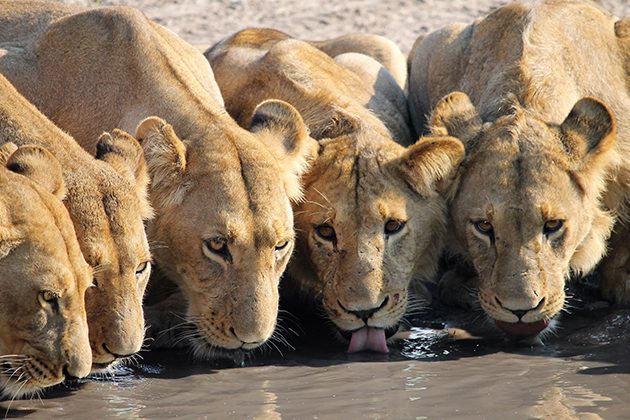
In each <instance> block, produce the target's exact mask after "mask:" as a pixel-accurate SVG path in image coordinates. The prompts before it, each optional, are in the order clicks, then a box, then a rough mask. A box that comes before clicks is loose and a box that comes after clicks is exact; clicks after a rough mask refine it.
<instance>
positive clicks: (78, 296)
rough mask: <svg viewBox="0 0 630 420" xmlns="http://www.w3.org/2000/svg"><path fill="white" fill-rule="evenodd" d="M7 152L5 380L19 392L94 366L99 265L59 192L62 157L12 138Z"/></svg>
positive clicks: (1, 175) (2, 241) (0, 178)
mask: <svg viewBox="0 0 630 420" xmlns="http://www.w3.org/2000/svg"><path fill="white" fill-rule="evenodd" d="M0 155H1V165H0V166H2V167H1V168H0V287H1V288H2V293H0V363H2V369H0V388H2V392H3V393H4V395H5V396H10V397H13V398H15V397H18V396H21V395H24V394H32V393H34V392H37V391H39V390H40V389H42V388H44V387H48V386H52V385H55V384H58V383H60V382H61V381H63V380H64V378H65V375H66V373H68V374H70V375H72V376H75V377H84V376H86V375H88V374H89V373H90V366H91V362H92V357H91V352H90V343H89V340H88V325H87V318H86V312H85V292H86V289H87V288H88V286H89V285H90V282H91V274H92V271H91V269H90V267H89V266H88V264H87V263H86V262H85V260H84V259H83V256H82V255H81V251H80V249H79V244H78V243H77V238H76V236H75V231H74V229H73V227H72V221H71V220H70V217H69V215H68V212H67V210H66V209H65V208H64V206H63V204H62V203H61V200H60V198H62V197H63V195H64V193H65V189H64V181H63V177H62V174H61V172H62V170H61V166H60V165H59V162H57V161H56V159H55V158H54V157H53V156H52V155H51V154H50V153H49V152H47V151H46V150H45V149H43V148H40V147H36V146H23V147H20V148H18V147H16V146H15V145H14V144H12V143H8V144H5V145H3V147H2V148H1V149H0ZM7 168H10V169H11V170H9V169H7Z"/></svg>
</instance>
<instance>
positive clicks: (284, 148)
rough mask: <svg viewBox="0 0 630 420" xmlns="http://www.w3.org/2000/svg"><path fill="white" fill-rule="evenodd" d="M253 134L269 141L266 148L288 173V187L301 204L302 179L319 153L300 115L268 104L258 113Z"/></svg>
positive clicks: (278, 103) (288, 107)
mask: <svg viewBox="0 0 630 420" xmlns="http://www.w3.org/2000/svg"><path fill="white" fill-rule="evenodd" d="M249 130H250V131H251V132H252V133H255V134H257V135H260V136H264V137H265V140H264V143H265V145H267V147H269V148H270V150H271V152H272V153H273V155H274V156H275V157H276V158H277V159H278V161H279V162H280V166H281V167H282V168H284V169H285V170H286V175H287V176H286V177H285V187H286V190H287V194H288V196H289V198H290V199H292V200H298V199H299V198H300V197H301V196H302V190H301V186H300V178H301V176H302V175H303V174H304V173H305V172H306V171H307V170H308V168H309V167H310V164H311V162H312V161H313V159H315V157H316V156H317V150H318V144H317V142H316V141H315V140H313V139H312V138H310V137H309V135H308V129H307V128H306V125H305V124H304V120H303V119H302V116H301V115H300V113H299V112H298V111H297V110H296V109H295V108H294V107H293V106H291V105H289V104H288V103H286V102H283V101H279V100H275V99H272V100H267V101H264V102H262V103H260V104H259V105H258V106H257V107H256V109H255V110H254V113H253V115H252V119H251V124H250V127H249Z"/></svg>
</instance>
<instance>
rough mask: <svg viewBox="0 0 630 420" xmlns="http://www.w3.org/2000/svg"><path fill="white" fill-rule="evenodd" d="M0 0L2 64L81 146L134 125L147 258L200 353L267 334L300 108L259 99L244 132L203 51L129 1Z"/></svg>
mask: <svg viewBox="0 0 630 420" xmlns="http://www.w3.org/2000/svg"><path fill="white" fill-rule="evenodd" d="M0 9H1V10H2V11H1V12H0V20H3V21H5V23H6V28H9V30H7V31H6V32H5V31H4V30H0V31H1V32H0V42H3V43H4V44H5V45H9V46H10V48H7V49H5V54H4V56H3V57H1V58H0V72H3V73H5V74H6V76H7V78H8V79H10V80H11V82H12V83H14V84H15V86H16V87H17V88H18V90H19V91H20V92H22V93H23V94H24V95H25V96H26V97H27V98H28V99H29V100H31V101H32V102H33V103H35V104H36V105H37V107H38V108H39V109H41V110H42V111H43V113H44V114H46V115H47V116H48V117H50V118H51V119H52V120H53V122H55V123H56V124H57V125H59V126H60V127H61V128H63V129H64V130H67V131H68V132H69V133H70V134H71V135H73V136H74V137H75V138H76V139H77V141H78V142H79V143H80V144H81V145H82V146H83V147H84V148H86V149H87V150H94V149H95V142H94V140H95V136H96V135H98V134H99V133H100V132H101V131H103V130H111V129H113V128H114V127H121V128H123V129H125V130H136V135H137V137H138V139H139V140H141V142H142V147H143V148H144V152H145V156H146V159H147V164H148V169H149V174H150V177H151V183H152V187H151V201H152V203H153V204H154V206H155V208H156V209H157V212H156V215H155V218H154V219H153V220H152V221H151V222H149V224H148V227H147V229H148V235H149V239H150V240H151V242H152V243H153V244H154V249H153V255H154V257H155V260H156V262H157V266H158V269H159V271H160V275H161V276H164V277H166V278H169V279H170V280H172V281H174V282H175V283H177V285H178V286H179V288H180V289H181V291H182V293H177V294H176V295H174V297H173V298H176V299H179V297H180V296H183V297H184V299H185V302H183V303H184V306H185V312H186V313H185V314H182V315H184V316H188V317H189V319H190V321H191V323H192V324H194V328H196V329H197V331H198V332H199V334H197V335H195V337H194V338H193V339H191V340H190V341H191V342H192V345H193V347H194V348H195V349H196V351H197V354H198V355H200V356H210V355H212V354H213V351H214V349H228V350H239V351H240V349H246V350H248V349H252V348H255V347H258V346H259V345H261V344H262V343H264V342H265V341H266V340H267V339H268V338H269V337H270V336H271V334H272V333H273V331H274V328H275V323H276V317H277V313H278V289H277V287H278V281H279V278H280V276H281V274H282V272H283V271H284V268H285V266H286V263H287V260H288V256H289V255H290V254H291V250H292V248H293V218H292V210H291V205H290V200H291V199H295V198H298V197H299V195H300V186H299V176H300V174H301V172H302V171H303V169H304V168H305V167H306V166H307V163H308V159H309V155H310V153H311V149H309V143H308V142H306V139H307V138H306V134H305V128H304V125H303V122H302V120H301V118H300V116H299V115H298V114H297V112H295V111H294V110H293V109H292V108H291V107H290V106H288V105H286V104H282V103H279V102H277V101H276V102H273V101H271V102H267V103H266V104H262V105H261V106H260V108H258V109H257V111H256V112H257V115H258V117H257V118H256V122H257V123H256V124H255V125H253V126H252V127H250V128H251V131H247V130H244V129H242V128H240V127H239V126H238V125H237V124H236V123H235V122H234V121H233V120H232V119H231V118H230V117H229V115H228V114H227V113H226V112H225V109H224V108H223V101H222V98H221V95H220V92H219V90H218V88H217V86H216V83H215V81H214V79H213V74H212V70H211V69H210V66H209V65H208V63H207V61H206V60H205V59H204V57H203V56H202V55H201V53H200V52H198V51H197V50H195V49H194V48H193V47H191V46H190V45H188V44H186V43H185V42H183V41H182V40H181V39H179V38H178V37H177V36H176V35H175V34H173V33H172V32H170V31H168V30H166V29H164V28H163V27H161V26H159V25H157V24H155V23H154V22H152V21H150V20H149V19H147V18H146V17H145V16H144V15H142V14H141V13H140V12H139V11H137V10H134V9H131V8H126V7H108V8H100V9H93V10H82V9H77V8H72V7H67V6H61V5H54V4H48V3H40V2H24V3H23V4H21V5H15V4H13V3H12V2H6V3H3V4H2V7H0ZM6 21H8V22H6ZM11 22H15V24H13V23H11ZM25 22H26V23H25ZM32 22H34V23H32ZM31 23H32V24H31ZM29 25H30V26H29ZM15 26H21V28H22V29H21V30H20V31H18V35H17V36H15V39H13V37H14V35H13V34H12V33H11V32H10V28H13V27H15ZM25 28H26V29H25ZM3 29H4V28H3ZM16 45H19V47H16ZM86 92H90V94H89V95H86ZM147 117H152V118H147ZM164 120H166V121H164ZM167 122H168V123H170V124H168V123H167ZM136 127H137V129H136ZM180 139H181V140H180ZM222 246H223V247H222ZM153 327H154V330H153V332H154V333H155V335H158V334H159V329H160V325H156V324H153ZM187 327H188V326H187Z"/></svg>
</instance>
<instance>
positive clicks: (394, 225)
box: [385, 220, 407, 235]
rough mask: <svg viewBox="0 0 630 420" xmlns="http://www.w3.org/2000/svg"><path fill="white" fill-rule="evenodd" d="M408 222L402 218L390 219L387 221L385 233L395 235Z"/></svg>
mask: <svg viewBox="0 0 630 420" xmlns="http://www.w3.org/2000/svg"><path fill="white" fill-rule="evenodd" d="M406 223H407V222H404V221H402V220H388V221H387V223H385V234H386V235H393V234H395V233H398V232H400V231H401V230H402V228H404V227H405V224H406Z"/></svg>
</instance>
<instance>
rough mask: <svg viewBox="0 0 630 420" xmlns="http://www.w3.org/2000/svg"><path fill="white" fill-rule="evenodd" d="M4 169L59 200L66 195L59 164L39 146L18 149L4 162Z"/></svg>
mask: <svg viewBox="0 0 630 420" xmlns="http://www.w3.org/2000/svg"><path fill="white" fill-rule="evenodd" d="M6 167H7V168H8V169H9V170H10V171H12V172H15V173H18V174H21V175H24V176H26V177H28V178H30V179H31V181H33V182H35V183H37V184H39V185H40V186H42V187H43V188H45V189H46V190H47V191H49V192H50V193H52V194H54V195H55V196H56V197H58V198H59V199H60V200H63V198H64V196H65V194H66V188H65V183H64V181H63V172H62V171H61V164H60V163H59V161H58V160H57V158H55V157H54V156H53V155H52V153H50V152H49V151H48V150H46V149H44V148H43V147H40V146H33V145H28V146H21V147H18V148H17V149H16V150H15V151H14V152H13V154H11V156H9V158H8V159H7V161H6Z"/></svg>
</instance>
